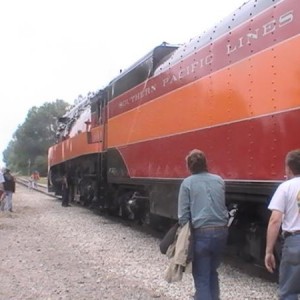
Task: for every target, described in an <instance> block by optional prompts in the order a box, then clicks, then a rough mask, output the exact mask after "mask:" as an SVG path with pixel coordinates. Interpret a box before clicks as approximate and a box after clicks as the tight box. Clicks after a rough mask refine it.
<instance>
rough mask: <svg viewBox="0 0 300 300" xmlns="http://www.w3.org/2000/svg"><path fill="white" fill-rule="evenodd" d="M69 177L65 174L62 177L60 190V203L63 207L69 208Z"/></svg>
mask: <svg viewBox="0 0 300 300" xmlns="http://www.w3.org/2000/svg"><path fill="white" fill-rule="evenodd" d="M69 181H70V180H69V175H68V174H67V173H66V174H64V175H63V177H62V183H61V190H62V203H61V205H62V206H64V207H67V206H70V204H69V197H70V195H69V194H70V182H69Z"/></svg>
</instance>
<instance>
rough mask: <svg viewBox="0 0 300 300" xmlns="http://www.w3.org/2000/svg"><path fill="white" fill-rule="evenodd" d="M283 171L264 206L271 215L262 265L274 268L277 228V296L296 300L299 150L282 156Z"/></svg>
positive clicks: (298, 287)
mask: <svg viewBox="0 0 300 300" xmlns="http://www.w3.org/2000/svg"><path fill="white" fill-rule="evenodd" d="M285 173H286V178H287V180H286V181H285V182H283V183H281V184H280V185H279V186H278V188H277V190H276V191H275V193H274V195H273V197H272V199H271V202H270V204H269V207H268V208H269V209H270V210H271V211H272V214H271V217H270V220H269V224H268V230H267V245H266V254H265V266H266V268H267V270H268V271H269V272H271V273H273V272H274V270H275V268H276V260H275V256H274V247H275V244H276V241H277V238H278V235H279V231H280V227H281V228H282V236H283V238H284V243H283V248H282V257H281V260H280V266H279V297H280V299H281V300H297V299H298V295H299V294H300V284H299V280H300V149H297V150H293V151H290V152H289V153H288V154H287V155H286V159H285Z"/></svg>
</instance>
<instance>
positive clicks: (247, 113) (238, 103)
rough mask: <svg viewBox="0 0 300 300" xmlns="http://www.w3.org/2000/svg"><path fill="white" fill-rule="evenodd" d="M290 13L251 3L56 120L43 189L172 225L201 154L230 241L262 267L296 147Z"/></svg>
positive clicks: (296, 20)
mask: <svg viewBox="0 0 300 300" xmlns="http://www.w3.org/2000/svg"><path fill="white" fill-rule="evenodd" d="M299 33H300V6H299V5H298V1H297V0H258V1H257V0H250V1H248V2H247V3H245V4H244V5H242V6H241V7H240V8H238V9H237V10H236V11H235V12H234V13H233V14H231V15H229V16H228V17H227V18H225V19H224V20H223V21H222V22H220V23H218V24H217V25H216V26H214V27H213V28H211V29H210V30H208V31H206V32H205V33H204V34H203V35H200V36H196V37H195V38H193V39H191V40H190V41H189V42H187V43H186V44H184V45H169V44H167V43H163V44H161V45H159V46H157V47H155V48H154V49H153V50H152V51H150V52H149V53H148V54H146V55H145V56H144V57H142V58H141V59H140V60H138V61H137V62H136V63H135V64H134V65H132V66H131V67H130V68H128V69H127V70H125V71H124V72H122V73H121V74H120V75H119V76H117V77H116V78H114V79H112V80H111V82H110V83H109V84H108V85H107V86H106V87H105V88H103V89H101V90H99V91H97V92H96V93H95V94H93V95H91V96H90V97H88V98H87V99H86V100H84V101H82V102H81V103H79V104H77V105H75V106H74V107H73V108H72V109H71V110H70V111H68V112H67V113H66V114H65V115H64V116H62V117H61V118H60V119H59V126H58V132H57V143H56V144H55V145H53V146H52V147H51V148H50V149H49V156H48V161H49V189H52V190H54V191H55V192H56V193H57V194H59V193H60V178H61V176H62V174H63V173H64V172H68V173H69V174H70V176H71V178H72V180H71V182H72V193H71V197H72V198H73V199H74V200H75V201H80V202H82V203H84V204H87V205H88V204H90V205H94V206H98V207H101V208H104V209H107V210H109V211H111V212H115V213H117V214H119V215H122V216H124V217H127V218H130V219H138V220H140V221H141V222H146V223H149V222H157V220H158V219H160V218H161V219H165V220H176V219H177V193H178V189H179V185H180V183H181V181H182V180H183V178H184V177H186V176H187V175H188V172H187V169H186V166H185V161H184V158H185V156H186V154H187V153H188V152H189V151H190V150H192V149H194V148H197V149H201V150H203V151H204V152H205V153H206V155H207V159H208V165H209V169H210V171H211V172H214V173H217V174H219V175H221V176H222V177H223V178H224V179H225V181H226V201H227V204H228V208H229V209H231V208H234V209H237V214H236V216H235V220H234V222H233V224H232V226H231V227H230V239H229V243H230V245H233V246H234V248H235V249H236V251H237V252H238V253H239V254H240V255H242V256H244V257H246V258H248V259H251V260H253V261H256V262H262V258H263V256H264V247H265V232H266V226H267V222H268V218H269V212H268V209H267V206H268V202H269V200H270V197H271V196H272V194H273V192H274V191H275V189H276V187H277V186H278V184H279V183H280V182H281V181H282V180H284V164H283V161H284V157H285V154H286V153H287V152H288V151H290V150H292V149H295V148H299V147H300V135H299V128H300V84H299V81H300V56H299V54H298V51H300V35H299Z"/></svg>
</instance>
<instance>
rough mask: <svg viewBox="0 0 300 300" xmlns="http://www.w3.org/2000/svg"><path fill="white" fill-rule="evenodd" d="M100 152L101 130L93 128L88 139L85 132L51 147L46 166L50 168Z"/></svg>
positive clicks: (101, 148)
mask: <svg viewBox="0 0 300 300" xmlns="http://www.w3.org/2000/svg"><path fill="white" fill-rule="evenodd" d="M88 140H89V142H90V143H88ZM99 141H100V142H99ZM102 150H103V147H102V126H101V128H100V127H97V128H93V129H92V130H91V132H90V137H88V133H87V132H83V133H80V134H78V135H76V136H74V137H72V138H69V139H67V140H65V141H62V142H60V143H58V144H56V145H54V146H53V147H51V148H50V149H49V153H48V166H49V167H51V166H53V165H57V164H59V163H62V162H65V161H67V160H70V159H73V158H76V157H79V156H82V155H88V154H93V153H99V152H101V151H102Z"/></svg>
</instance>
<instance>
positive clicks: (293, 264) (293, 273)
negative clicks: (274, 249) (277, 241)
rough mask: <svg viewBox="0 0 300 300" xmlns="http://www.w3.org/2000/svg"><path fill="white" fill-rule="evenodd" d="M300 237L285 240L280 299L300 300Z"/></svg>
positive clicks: (290, 237) (280, 278) (281, 263)
mask: <svg viewBox="0 0 300 300" xmlns="http://www.w3.org/2000/svg"><path fill="white" fill-rule="evenodd" d="M299 280H300V235H293V236H289V237H287V238H286V239H285V240H284V244H283V248H282V257H281V261H280V267H279V297H280V299H281V300H298V294H300V283H299Z"/></svg>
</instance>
